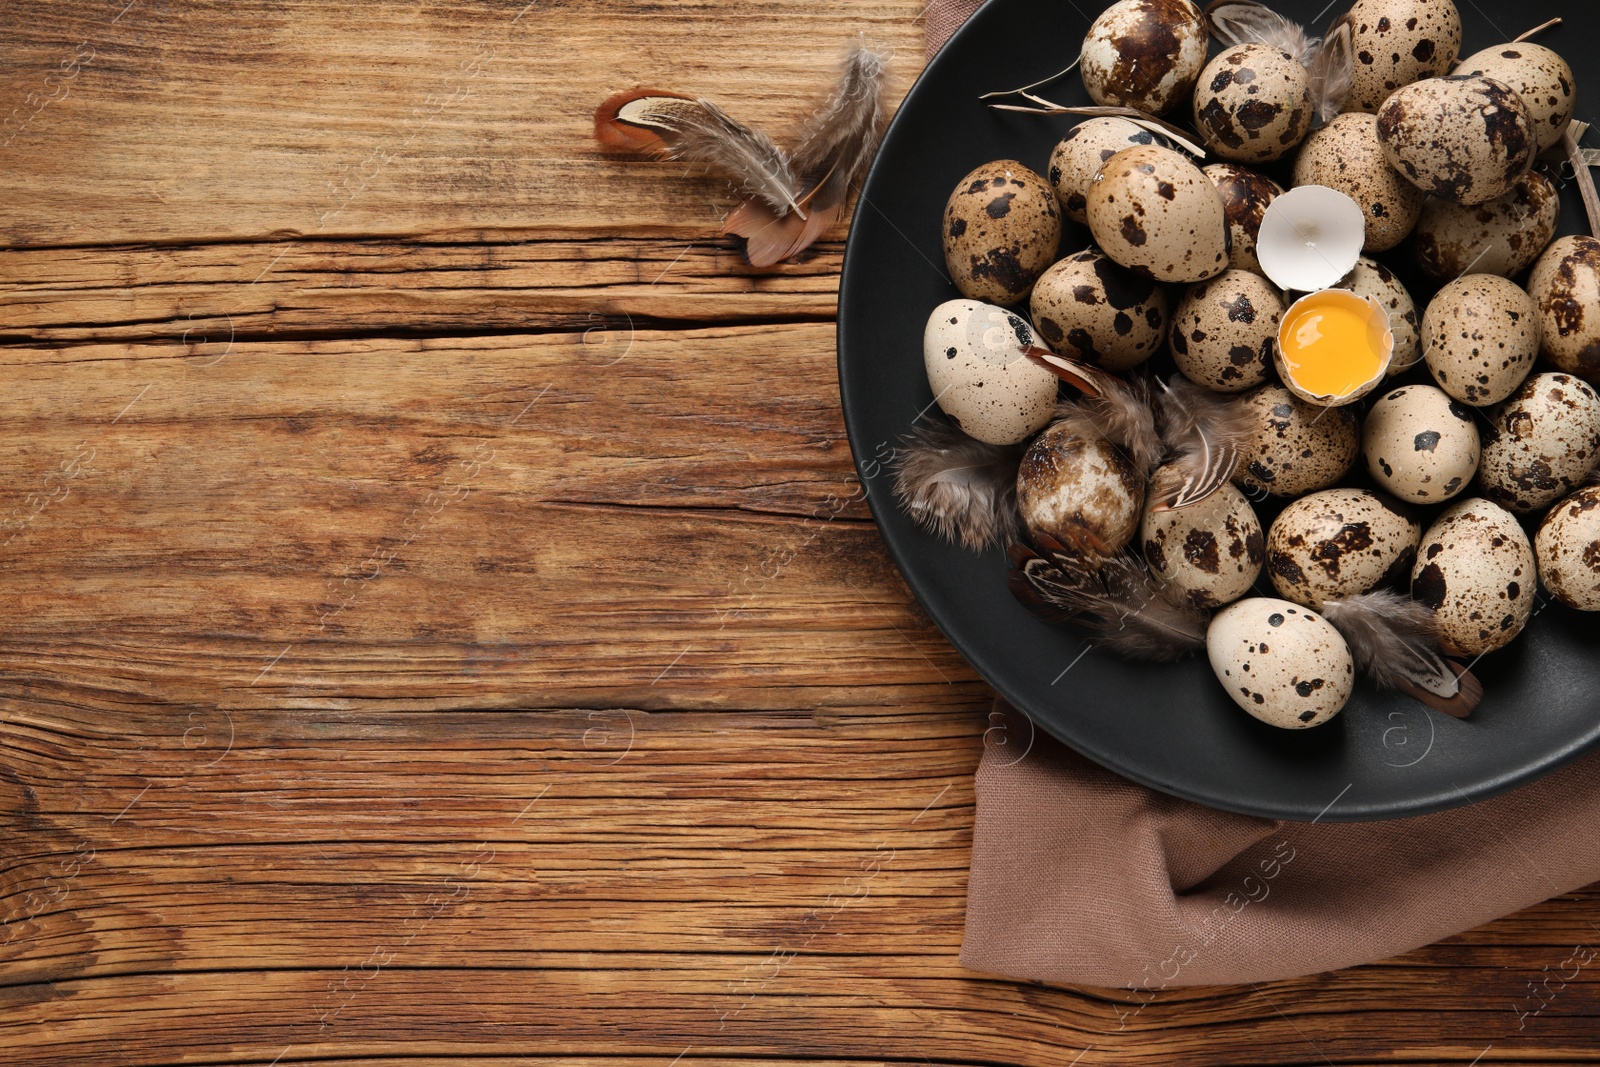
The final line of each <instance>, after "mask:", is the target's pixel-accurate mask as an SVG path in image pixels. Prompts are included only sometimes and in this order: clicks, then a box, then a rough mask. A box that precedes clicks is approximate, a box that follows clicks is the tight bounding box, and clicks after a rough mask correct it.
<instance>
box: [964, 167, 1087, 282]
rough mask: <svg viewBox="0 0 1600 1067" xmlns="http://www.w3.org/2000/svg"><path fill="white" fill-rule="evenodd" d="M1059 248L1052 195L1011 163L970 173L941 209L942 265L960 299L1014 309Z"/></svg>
mask: <svg viewBox="0 0 1600 1067" xmlns="http://www.w3.org/2000/svg"><path fill="white" fill-rule="evenodd" d="M1060 246H1061V209H1060V208H1059V207H1057V206H1056V194H1055V191H1054V190H1053V189H1051V188H1050V185H1049V184H1048V183H1047V182H1046V181H1045V180H1044V179H1043V178H1042V177H1040V176H1039V175H1037V174H1035V173H1034V172H1033V171H1031V170H1029V169H1028V168H1027V167H1024V166H1023V165H1022V164H1021V163H1018V162H1017V161H1016V160H1014V159H1001V160H997V161H995V162H993V163H985V164H984V165H983V166H981V167H979V168H977V169H976V170H974V171H972V173H970V174H968V175H967V176H966V177H965V178H962V179H961V184H960V185H957V186H956V188H955V191H954V192H953V193H951V194H950V199H949V200H948V201H947V202H946V204H945V209H944V261H945V265H946V266H948V267H949V268H950V278H951V280H952V281H954V282H955V283H956V288H957V289H959V290H961V295H962V296H967V297H971V298H972V299H974V300H987V301H989V302H990V303H992V304H1001V305H1007V304H1015V303H1016V302H1017V301H1019V300H1022V299H1023V298H1025V297H1026V296H1027V295H1028V291H1029V290H1030V289H1032V288H1033V283H1034V282H1035V281H1036V280H1037V279H1038V277H1039V275H1041V274H1043V273H1044V270H1045V268H1046V267H1048V266H1049V265H1050V264H1051V263H1053V262H1055V258H1056V250H1057V249H1058V248H1059V247H1060Z"/></svg>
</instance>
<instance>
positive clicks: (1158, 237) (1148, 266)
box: [1087, 145, 1228, 282]
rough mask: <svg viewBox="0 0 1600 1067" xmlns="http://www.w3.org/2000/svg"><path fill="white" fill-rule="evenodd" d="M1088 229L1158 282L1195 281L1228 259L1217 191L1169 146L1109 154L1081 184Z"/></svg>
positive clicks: (1212, 273) (1115, 256)
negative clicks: (1084, 184) (1085, 185)
mask: <svg viewBox="0 0 1600 1067" xmlns="http://www.w3.org/2000/svg"><path fill="white" fill-rule="evenodd" d="M1087 213H1088V218H1089V232H1091V233H1092V234H1094V239H1095V243H1096V244H1098V245H1099V246H1100V247H1101V249H1102V250H1104V252H1105V253H1106V255H1108V256H1110V257H1111V258H1112V259H1114V260H1116V261H1117V262H1118V263H1120V264H1122V265H1123V266H1124V267H1127V268H1129V269H1130V270H1136V271H1138V272H1139V273H1140V274H1144V275H1147V276H1148V277H1151V278H1154V279H1155V280H1156V281H1158V282H1198V281H1204V280H1205V279H1207V278H1214V277H1216V276H1217V275H1218V274H1221V273H1222V272H1223V271H1224V270H1226V269H1227V267H1228V220H1227V217H1226V215H1225V214H1224V213H1223V210H1222V197H1221V196H1219V195H1218V194H1217V187H1216V186H1214V185H1212V184H1211V179H1209V178H1207V177H1206V176H1205V175H1204V174H1202V173H1201V171H1200V168H1199V167H1197V166H1195V165H1194V164H1193V163H1191V162H1189V160H1188V159H1187V158H1186V157H1185V156H1183V155H1181V154H1179V153H1178V152H1175V151H1173V150H1172V149H1170V148H1161V147H1159V146H1157V145H1141V146H1140V147H1137V148H1128V149H1124V150H1123V151H1121V152H1118V153H1117V154H1116V155H1114V156H1112V157H1111V158H1110V159H1109V160H1108V161H1107V162H1106V164H1105V166H1104V168H1102V169H1101V171H1100V173H1099V174H1098V175H1096V176H1095V179H1094V183H1093V184H1092V185H1090V186H1089V206H1088V208H1087Z"/></svg>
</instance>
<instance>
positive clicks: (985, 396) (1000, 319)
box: [922, 300, 1060, 445]
mask: <svg viewBox="0 0 1600 1067" xmlns="http://www.w3.org/2000/svg"><path fill="white" fill-rule="evenodd" d="M1033 343H1034V341H1033V330H1032V329H1031V328H1030V327H1029V326H1028V324H1027V322H1026V321H1024V320H1023V319H1022V317H1021V316H1020V315H1017V314H1015V313H1014V312H1010V311H1007V310H1005V309H1004V308H998V307H995V306H994V305H993V304H984V303H981V302H980V301H977V300H947V301H945V302H944V303H943V304H940V305H939V306H938V307H936V308H934V309H933V314H931V315H929V316H928V323H927V325H926V326H925V327H924V328H923V332H922V362H923V366H924V367H925V368H926V369H927V372H928V386H929V388H931V389H932V390H933V395H934V398H935V399H936V400H937V401H938V402H939V407H940V408H942V409H943V410H944V413H945V414H946V415H948V416H950V420H951V421H952V422H954V423H955V424H956V425H957V426H959V427H960V428H961V430H962V431H963V432H965V433H966V434H967V436H969V437H975V438H977V439H978V440H979V441H984V442H987V443H988V444H991V445H1010V444H1016V443H1017V442H1019V441H1021V440H1023V439H1024V438H1026V437H1027V436H1028V435H1029V434H1031V433H1034V432H1035V431H1037V430H1039V429H1041V428H1043V427H1044V425H1045V424H1046V423H1047V422H1049V421H1050V417H1051V415H1052V413H1053V412H1054V410H1055V403H1056V395H1057V386H1058V385H1059V384H1060V381H1059V379H1057V378H1056V376H1055V375H1054V374H1051V373H1050V372H1049V371H1047V370H1045V369H1044V368H1043V367H1040V366H1039V365H1038V364H1036V363H1034V362H1033V361H1032V360H1030V359H1028V358H1027V357H1026V356H1025V355H1023V354H1022V350H1023V348H1024V347H1026V346H1028V345H1031V344H1033Z"/></svg>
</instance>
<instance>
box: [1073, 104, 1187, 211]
mask: <svg viewBox="0 0 1600 1067" xmlns="http://www.w3.org/2000/svg"><path fill="white" fill-rule="evenodd" d="M1159 143H1160V141H1158V140H1157V138H1156V135H1155V134H1153V133H1151V132H1150V131H1149V130H1147V129H1145V128H1144V127H1143V126H1140V125H1138V124H1137V123H1134V122H1130V121H1128V120H1127V119H1119V118H1110V117H1108V118H1097V119H1084V120H1083V121H1082V122H1080V123H1078V124H1077V125H1076V126H1074V127H1072V129H1070V130H1068V131H1067V134H1066V136H1065V137H1063V138H1061V140H1059V141H1057V142H1056V147H1055V150H1054V151H1052V152H1051V153H1050V165H1049V166H1048V167H1047V168H1045V171H1046V175H1047V177H1049V179H1050V185H1051V187H1052V188H1053V189H1055V191H1056V202H1057V203H1059V204H1060V205H1061V210H1062V211H1063V212H1065V213H1066V216H1067V218H1069V219H1071V220H1072V221H1073V222H1076V223H1080V224H1082V223H1087V222H1088V221H1089V220H1088V217H1087V216H1086V215H1085V214H1084V209H1085V208H1087V207H1088V205H1089V200H1088V193H1089V183H1090V182H1092V181H1094V176H1095V175H1096V174H1099V173H1100V168H1101V167H1103V166H1105V164H1106V160H1108V159H1110V158H1111V157H1112V156H1114V155H1116V154H1117V153H1118V152H1120V151H1122V150H1123V149H1124V148H1133V147H1135V146H1138V145H1153V144H1159Z"/></svg>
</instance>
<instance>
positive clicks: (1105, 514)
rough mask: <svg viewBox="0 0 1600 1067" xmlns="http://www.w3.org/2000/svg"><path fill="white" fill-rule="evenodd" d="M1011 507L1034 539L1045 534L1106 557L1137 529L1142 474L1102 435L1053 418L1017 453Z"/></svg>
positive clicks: (1087, 553)
mask: <svg viewBox="0 0 1600 1067" xmlns="http://www.w3.org/2000/svg"><path fill="white" fill-rule="evenodd" d="M1017 507H1018V509H1019V510H1020V511H1021V513H1022V521H1023V524H1024V526H1026V528H1027V530H1028V534H1029V536H1030V537H1033V538H1034V539H1035V540H1037V538H1038V535H1040V534H1045V535H1047V536H1049V537H1052V538H1054V539H1055V540H1057V541H1059V542H1061V544H1062V545H1064V546H1066V547H1067V548H1069V549H1075V550H1077V551H1078V552H1080V553H1082V554H1083V555H1085V556H1089V557H1095V556H1101V557H1103V556H1111V555H1115V554H1116V553H1118V552H1120V551H1122V550H1123V549H1124V548H1126V547H1127V546H1128V542H1130V541H1132V540H1133V535H1134V534H1135V533H1137V532H1138V530H1139V520H1140V517H1141V516H1142V515H1143V513H1144V477H1143V475H1142V474H1141V472H1140V471H1139V470H1137V469H1136V468H1135V467H1134V465H1133V463H1132V462H1131V461H1130V460H1129V459H1128V458H1127V456H1125V455H1124V454H1123V452H1122V450H1121V449H1119V448H1117V447H1116V446H1114V445H1112V444H1111V442H1109V441H1107V440H1106V439H1105V438H1103V437H1098V436H1092V435H1086V434H1080V433H1078V432H1077V431H1076V430H1075V429H1073V427H1072V426H1071V425H1070V424H1067V423H1061V422H1058V423H1055V424H1054V425H1052V426H1049V427H1047V428H1046V429H1045V431H1044V432H1043V433H1041V434H1040V435H1039V436H1038V437H1035V438H1034V439H1033V442H1032V443H1031V444H1030V445H1029V446H1028V450H1027V451H1026V452H1024V453H1023V455H1022V463H1021V465H1020V466H1019V467H1018V469H1017Z"/></svg>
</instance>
